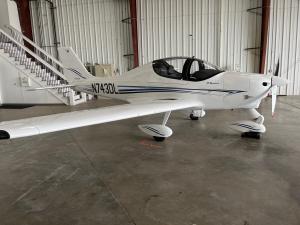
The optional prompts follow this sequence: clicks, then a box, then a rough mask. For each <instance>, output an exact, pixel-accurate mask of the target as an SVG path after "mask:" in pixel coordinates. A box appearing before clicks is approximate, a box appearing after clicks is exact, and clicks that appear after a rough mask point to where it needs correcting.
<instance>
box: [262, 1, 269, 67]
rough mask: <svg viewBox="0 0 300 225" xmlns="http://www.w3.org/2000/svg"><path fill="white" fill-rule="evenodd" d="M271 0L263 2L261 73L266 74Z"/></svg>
mask: <svg viewBox="0 0 300 225" xmlns="http://www.w3.org/2000/svg"><path fill="white" fill-rule="evenodd" d="M270 6H271V0H262V21H261V50H260V64H259V72H260V73H264V72H265V65H266V56H267V44H268V30H269V20H270Z"/></svg>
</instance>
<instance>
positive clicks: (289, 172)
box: [0, 97, 300, 225]
mask: <svg viewBox="0 0 300 225" xmlns="http://www.w3.org/2000/svg"><path fill="white" fill-rule="evenodd" d="M118 103H119V102H117V101H112V100H101V101H97V102H90V103H88V104H84V105H79V106H75V107H74V108H72V110H78V109H82V108H91V107H97V106H106V105H112V104H118ZM70 110H71V108H70V107H66V106H37V107H33V108H27V109H22V110H16V109H0V120H1V121H3V120H8V119H16V118H24V117H29V116H33V115H46V114H50V113H57V112H63V111H70ZM261 111H262V112H263V114H264V115H265V117H266V121H265V125H266V126H267V133H266V134H265V135H264V136H263V138H262V139H261V140H250V139H241V138H240V137H239V134H236V133H235V132H234V131H231V130H230V129H229V128H228V127H227V126H226V124H227V123H230V122H232V121H235V120H238V119H240V118H245V117H243V116H244V115H245V114H243V112H242V111H239V110H237V111H210V112H207V115H206V117H205V118H203V119H201V120H200V121H190V120H188V119H186V118H187V112H184V111H182V112H175V113H173V114H172V115H171V119H170V121H169V123H168V125H169V126H170V127H171V128H173V130H174V135H173V136H172V137H171V138H169V139H168V140H166V141H165V142H163V143H156V142H154V141H152V139H151V138H149V137H147V136H145V135H144V134H143V133H141V132H140V131H139V129H138V128H137V125H138V124H142V123H149V122H155V121H157V122H160V121H161V120H162V116H161V115H154V116H148V117H143V118H137V119H130V120H124V121H120V122H114V123H109V124H102V125H96V126H91V127H84V128H80V129H74V130H69V131H63V132H57V133H53V134H46V135H41V136H35V137H29V138H22V139H16V140H11V141H10V140H8V141H1V144H0V224H1V225H6V224H9V225H15V224H22V225H27V224H28V225H29V224H30V225H35V224H43V225H48V224H53V225H54V224H55V225H58V224H59V225H65V224H66V225H67V224H68V225H69V224H70V225H71V224H72V225H77V224H82V225H90V224H103V225H114V224H122V225H126V224H137V225H192V224H197V225H246V224H247V225H269V224H270V225H277V224H278V225H282V224H289V225H296V224H300V147H299V146H300V98H299V97H280V98H279V100H278V107H277V114H276V117H275V118H274V119H272V118H271V116H270V114H271V112H270V111H271V107H270V99H267V100H266V101H264V102H263V104H262V107H261Z"/></svg>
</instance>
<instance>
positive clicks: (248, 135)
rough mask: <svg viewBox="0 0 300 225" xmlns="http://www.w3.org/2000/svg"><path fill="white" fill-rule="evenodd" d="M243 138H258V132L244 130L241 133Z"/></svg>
mask: <svg viewBox="0 0 300 225" xmlns="http://www.w3.org/2000/svg"><path fill="white" fill-rule="evenodd" d="M241 136H242V137H243V138H254V139H260V133H259V132H245V133H242V135H241Z"/></svg>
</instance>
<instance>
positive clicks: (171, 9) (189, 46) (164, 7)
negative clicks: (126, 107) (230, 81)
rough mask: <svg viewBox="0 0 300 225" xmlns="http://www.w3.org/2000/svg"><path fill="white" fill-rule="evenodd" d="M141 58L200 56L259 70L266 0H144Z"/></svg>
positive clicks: (226, 65)
mask: <svg viewBox="0 0 300 225" xmlns="http://www.w3.org/2000/svg"><path fill="white" fill-rule="evenodd" d="M137 2H138V33H139V53H140V55H139V58H140V63H141V64H144V63H147V62H149V61H151V60H153V59H156V58H161V57H168V56H177V55H185V56H195V57H197V58H202V59H205V60H207V61H210V62H212V63H215V64H217V65H220V66H221V67H223V68H226V69H230V70H238V71H249V72H258V70H259V49H256V50H255V49H254V50H248V51H247V50H245V49H247V48H257V47H258V48H259V46H260V33H261V31H260V30H261V27H260V25H261V15H259V14H257V13H255V12H256V11H252V13H251V12H247V10H248V9H250V8H255V7H258V6H261V0H164V1H161V0H138V1H137Z"/></svg>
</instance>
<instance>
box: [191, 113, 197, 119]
mask: <svg viewBox="0 0 300 225" xmlns="http://www.w3.org/2000/svg"><path fill="white" fill-rule="evenodd" d="M190 118H191V120H199V117H198V116H194V114H193V113H191V114H190Z"/></svg>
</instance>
